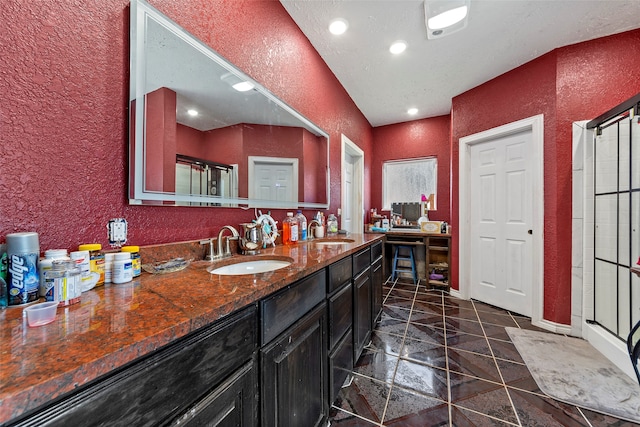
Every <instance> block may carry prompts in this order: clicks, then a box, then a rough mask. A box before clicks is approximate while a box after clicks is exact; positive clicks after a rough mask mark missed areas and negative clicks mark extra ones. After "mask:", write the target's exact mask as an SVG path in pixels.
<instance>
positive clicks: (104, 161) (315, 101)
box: [0, 0, 371, 249]
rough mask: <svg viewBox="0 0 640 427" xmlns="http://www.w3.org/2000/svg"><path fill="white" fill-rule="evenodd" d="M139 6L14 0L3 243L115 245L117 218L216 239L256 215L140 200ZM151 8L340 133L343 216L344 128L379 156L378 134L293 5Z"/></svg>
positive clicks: (3, 42)
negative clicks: (132, 12)
mask: <svg viewBox="0 0 640 427" xmlns="http://www.w3.org/2000/svg"><path fill="white" fill-rule="evenodd" d="M128 4H129V1H128V0H116V1H109V2H91V1H89V2H71V1H59V2H41V1H36V2H25V1H14V2H9V3H8V4H3V6H2V8H0V22H1V23H2V24H3V25H2V28H3V30H2V32H3V35H2V37H0V51H1V52H2V57H3V58H2V61H0V76H1V77H0V96H1V98H2V100H3V101H2V103H0V129H1V131H0V135H1V138H2V156H0V188H2V193H1V194H2V200H1V201H0V241H4V236H5V235H6V234H7V233H10V232H15V231H36V232H38V233H39V234H40V240H41V248H42V249H49V248H53V247H62V248H75V247H77V245H78V244H80V243H85V242H93V241H95V242H99V243H102V244H103V245H106V244H107V234H106V224H107V221H108V220H109V219H110V218H118V217H124V218H126V219H127V221H128V222H129V241H130V242H132V243H136V244H143V245H144V244H152V243H161V242H170V241H180V240H191V239H199V238H202V237H205V236H211V235H213V234H215V233H217V232H218V230H219V228H220V227H221V226H222V225H224V224H232V225H237V224H239V223H241V222H245V221H247V220H249V219H251V218H252V217H253V212H252V211H244V210H240V209H230V208H187V207H159V206H130V205H129V204H128V201H127V198H126V194H127V190H126V188H127V184H128V178H127V145H128V131H127V127H128V124H127V115H128V113H127V104H128V91H129V49H128V40H129V7H128ZM151 4H153V5H154V6H155V7H156V8H158V9H159V10H161V11H162V12H163V13H165V14H167V15H168V16H170V17H172V18H173V19H174V20H175V21H176V22H178V24H180V25H181V26H182V27H184V28H185V29H186V30H187V31H189V32H191V33H192V34H194V35H196V36H197V37H198V38H200V39H202V40H204V41H205V42H206V43H208V44H209V45H210V46H212V47H213V48H214V49H216V50H217V51H219V52H220V53H221V54H222V55H224V56H225V57H227V58H228V59H229V60H231V61H232V62H234V63H235V64H236V65H237V66H239V67H240V68H241V69H243V70H245V71H246V72H247V73H248V74H249V75H251V76H252V77H254V78H255V79H256V80H258V81H259V82H261V83H262V84H263V85H264V86H266V87H267V88H268V89H269V90H271V91H272V92H273V93H274V94H276V95H277V96H279V97H280V98H281V99H283V100H284V101H285V102H286V103H288V104H289V105H291V106H292V107H293V108H295V109H297V110H298V111H300V112H301V113H302V114H303V115H305V116H306V117H308V118H309V119H311V120H312V121H313V122H315V123H316V124H317V125H318V126H320V127H321V128H323V129H325V130H326V131H327V132H328V133H329V134H330V137H331V140H332V144H331V171H332V177H331V184H332V185H331V190H332V195H331V196H332V197H331V211H332V212H335V210H336V209H337V207H339V201H340V174H339V171H340V144H339V141H340V133H345V134H346V135H348V136H349V137H350V138H351V139H352V140H353V141H355V142H356V143H357V144H359V145H360V147H361V148H362V149H363V150H365V151H366V152H368V151H370V149H371V127H370V125H369V124H368V122H367V121H366V120H365V119H364V117H363V116H362V114H361V113H360V111H359V110H358V109H357V107H356V106H355V104H354V103H353V102H352V100H351V99H350V98H349V96H348V95H347V94H346V92H345V91H344V89H343V88H342V87H341V86H340V84H339V83H338V82H337V80H336V79H335V76H334V75H333V73H331V72H330V71H329V69H328V68H327V67H326V65H325V64H324V62H323V61H322V60H321V58H320V57H319V55H318V54H317V52H315V50H314V49H313V47H312V46H311V44H310V43H309V41H308V40H307V39H306V37H305V36H304V35H303V34H302V33H301V32H300V30H299V29H298V27H297V26H296V25H295V24H294V23H293V21H292V20H291V18H290V17H289V15H288V14H287V13H286V11H285V10H284V9H283V7H282V6H281V4H280V3H279V2H278V1H276V0H268V1H251V0H246V1H243V0H235V1H233V2H231V1H228V0H227V1H225V0H213V1H212V0H152V1H151ZM369 170H370V165H367V173H368V171H369ZM367 181H368V180H367ZM368 192H369V188H368V187H367V197H368ZM367 200H368V199H367ZM307 214H308V215H309V214H310V213H307ZM274 216H275V217H276V219H282V218H283V217H284V213H282V212H274Z"/></svg>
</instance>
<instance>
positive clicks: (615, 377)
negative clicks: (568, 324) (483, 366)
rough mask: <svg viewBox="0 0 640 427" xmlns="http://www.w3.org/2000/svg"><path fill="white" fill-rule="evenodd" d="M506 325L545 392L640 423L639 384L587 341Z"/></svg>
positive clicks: (573, 403)
mask: <svg viewBox="0 0 640 427" xmlns="http://www.w3.org/2000/svg"><path fill="white" fill-rule="evenodd" d="M505 329H506V330H507V333H508V334H509V336H510V337H511V341H513V343H514V344H515V346H516V348H517V349H518V352H519V353H520V356H522V359H523V360H524V361H525V363H526V364H527V367H528V368H529V371H530V372H531V375H532V376H533V378H534V379H535V380H536V383H537V384H538V387H540V390H542V391H543V392H544V393H545V394H547V395H548V396H550V397H553V398H554V399H557V400H559V401H561V402H565V403H569V404H572V405H576V406H580V407H582V408H586V409H590V410H593V411H596V412H601V413H603V414H606V415H610V416H612V417H616V418H621V419H624V420H627V421H632V422H636V423H640V385H638V383H637V382H635V381H634V380H632V379H631V378H630V377H629V376H628V375H626V374H625V373H624V372H622V371H621V370H620V368H618V367H617V366H615V365H614V364H613V363H612V362H611V361H609V359H607V358H606V357H604V355H602V353H600V352H599V351H598V350H596V349H595V348H594V347H592V346H591V344H589V343H588V342H587V341H585V340H583V339H579V338H571V337H565V336H563V335H557V334H552V333H550V332H537V331H529V330H526V329H518V328H505Z"/></svg>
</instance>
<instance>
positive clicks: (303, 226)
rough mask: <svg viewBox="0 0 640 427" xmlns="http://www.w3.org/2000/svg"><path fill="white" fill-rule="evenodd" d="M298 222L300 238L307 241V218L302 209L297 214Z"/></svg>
mask: <svg viewBox="0 0 640 427" xmlns="http://www.w3.org/2000/svg"><path fill="white" fill-rule="evenodd" d="M296 220H297V221H298V237H299V238H300V240H301V241H304V240H307V217H306V216H304V214H303V213H302V210H300V209H298V213H297V214H296Z"/></svg>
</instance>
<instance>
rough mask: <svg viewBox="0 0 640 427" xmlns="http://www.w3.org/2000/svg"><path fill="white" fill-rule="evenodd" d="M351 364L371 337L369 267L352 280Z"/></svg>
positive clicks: (355, 360) (356, 359)
mask: <svg viewBox="0 0 640 427" xmlns="http://www.w3.org/2000/svg"><path fill="white" fill-rule="evenodd" d="M353 285H354V289H353V362H354V363H356V362H357V361H358V359H359V358H360V355H361V354H362V350H363V349H364V346H365V345H366V344H367V342H368V341H369V338H370V336H371V274H370V267H369V268H367V269H366V270H365V271H363V272H362V273H361V274H360V275H359V276H357V277H356V278H355V279H353Z"/></svg>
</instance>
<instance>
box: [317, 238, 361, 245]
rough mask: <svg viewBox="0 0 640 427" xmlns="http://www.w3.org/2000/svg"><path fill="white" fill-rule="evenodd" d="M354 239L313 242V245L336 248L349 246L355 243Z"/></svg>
mask: <svg viewBox="0 0 640 427" xmlns="http://www.w3.org/2000/svg"><path fill="white" fill-rule="evenodd" d="M353 242H355V240H352V239H328V240H312V241H311V243H312V244H314V245H320V246H336V245H348V244H349V243H353Z"/></svg>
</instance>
